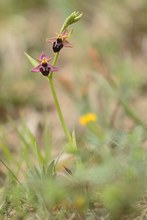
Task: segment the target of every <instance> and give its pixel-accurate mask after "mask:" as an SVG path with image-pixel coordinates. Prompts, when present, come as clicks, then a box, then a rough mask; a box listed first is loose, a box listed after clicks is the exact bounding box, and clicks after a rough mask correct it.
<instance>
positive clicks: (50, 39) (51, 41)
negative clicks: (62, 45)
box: [47, 37, 57, 44]
mask: <svg viewBox="0 0 147 220" xmlns="http://www.w3.org/2000/svg"><path fill="white" fill-rule="evenodd" d="M56 39H57V38H56V37H52V38H48V39H47V41H49V42H50V43H52V44H53V43H54V42H55V41H56Z"/></svg>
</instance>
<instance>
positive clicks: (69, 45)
mask: <svg viewBox="0 0 147 220" xmlns="http://www.w3.org/2000/svg"><path fill="white" fill-rule="evenodd" d="M63 45H64V47H69V48H72V47H73V45H72V44H71V43H70V42H69V41H67V40H64V41H63Z"/></svg>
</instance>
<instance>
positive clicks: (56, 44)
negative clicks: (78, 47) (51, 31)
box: [47, 30, 72, 53]
mask: <svg viewBox="0 0 147 220" xmlns="http://www.w3.org/2000/svg"><path fill="white" fill-rule="evenodd" d="M68 38H69V35H68V30H64V31H63V33H62V34H59V35H58V36H57V37H52V38H48V39H47V40H48V41H49V42H50V43H52V45H53V51H54V52H55V53H57V52H59V51H60V50H61V49H62V48H63V47H69V48H71V47H72V44H71V43H70V42H69V41H68Z"/></svg>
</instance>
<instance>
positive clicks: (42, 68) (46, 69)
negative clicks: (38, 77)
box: [31, 52, 58, 76]
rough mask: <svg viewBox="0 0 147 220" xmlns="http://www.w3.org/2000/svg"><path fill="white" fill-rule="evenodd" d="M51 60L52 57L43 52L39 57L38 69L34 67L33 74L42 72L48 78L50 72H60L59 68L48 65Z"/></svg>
mask: <svg viewBox="0 0 147 220" xmlns="http://www.w3.org/2000/svg"><path fill="white" fill-rule="evenodd" d="M51 59H52V58H51V57H48V56H46V55H45V53H44V52H42V53H41V54H40V56H39V57H38V61H39V62H40V63H39V64H38V65H37V66H36V67H34V68H33V69H32V70H31V72H36V73H37V72H41V73H42V74H43V75H44V76H48V75H49V74H50V72H55V71H58V68H57V67H55V66H52V65H51V64H49V63H48V62H49V61H50V60H51Z"/></svg>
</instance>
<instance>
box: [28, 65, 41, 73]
mask: <svg viewBox="0 0 147 220" xmlns="http://www.w3.org/2000/svg"><path fill="white" fill-rule="evenodd" d="M41 66H42V65H41V64H39V65H38V66H36V67H34V68H33V69H31V72H34V73H38V72H40V67H41Z"/></svg>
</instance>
